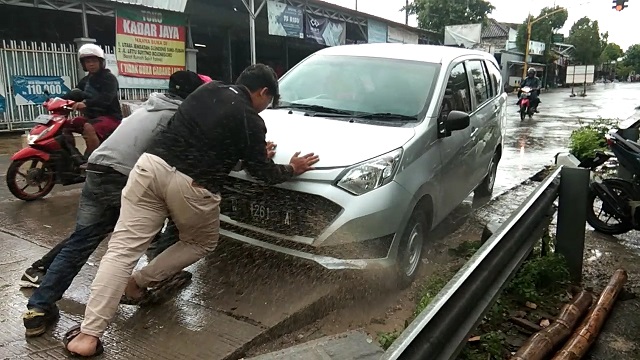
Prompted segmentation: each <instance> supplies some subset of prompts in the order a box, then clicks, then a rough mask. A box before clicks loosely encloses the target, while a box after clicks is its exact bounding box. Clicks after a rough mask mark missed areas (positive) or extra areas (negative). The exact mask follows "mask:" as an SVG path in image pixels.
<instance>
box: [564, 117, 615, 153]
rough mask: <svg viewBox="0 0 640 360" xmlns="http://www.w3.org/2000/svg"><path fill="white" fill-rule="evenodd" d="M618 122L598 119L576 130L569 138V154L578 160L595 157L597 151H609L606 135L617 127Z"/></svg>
mask: <svg viewBox="0 0 640 360" xmlns="http://www.w3.org/2000/svg"><path fill="white" fill-rule="evenodd" d="M617 125H618V122H617V121H616V120H607V119H598V120H594V121H593V122H592V123H590V124H587V125H583V126H581V127H580V128H579V129H576V130H574V131H573V132H572V133H571V137H570V138H569V152H570V153H571V154H572V155H573V156H575V157H576V158H577V159H578V160H580V161H584V160H586V159H589V158H591V157H593V156H594V155H595V153H596V151H604V150H606V149H607V142H606V139H605V137H604V136H605V134H606V133H607V132H608V131H609V130H610V129H612V128H613V127H615V126H617Z"/></svg>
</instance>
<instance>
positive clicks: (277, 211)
mask: <svg viewBox="0 0 640 360" xmlns="http://www.w3.org/2000/svg"><path fill="white" fill-rule="evenodd" d="M222 212H223V213H226V214H225V215H227V216H229V217H230V218H232V219H236V220H238V221H241V222H247V223H253V224H264V225H266V226H267V227H275V228H280V227H291V226H293V225H294V216H295V213H294V211H293V210H290V209H283V208H281V207H280V206H277V205H271V204H269V202H266V201H252V200H244V199H234V198H232V199H229V200H228V201H227V205H226V206H223V208H222Z"/></svg>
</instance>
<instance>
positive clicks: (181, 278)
mask: <svg viewBox="0 0 640 360" xmlns="http://www.w3.org/2000/svg"><path fill="white" fill-rule="evenodd" d="M192 277H193V274H191V273H190V272H188V271H180V272H178V273H176V274H173V275H171V276H169V277H168V278H166V279H164V280H162V281H160V282H158V284H157V285H156V286H154V287H153V288H152V289H146V290H144V293H143V295H142V296H141V297H140V298H137V299H136V298H131V297H128V296H126V295H122V297H121V298H120V304H123V305H136V306H147V305H153V304H157V303H160V302H162V301H163V300H164V299H166V298H169V297H170V296H171V295H172V294H174V293H175V292H176V291H178V290H180V289H182V288H184V287H185V286H187V285H188V284H189V283H190V282H191V278H192Z"/></svg>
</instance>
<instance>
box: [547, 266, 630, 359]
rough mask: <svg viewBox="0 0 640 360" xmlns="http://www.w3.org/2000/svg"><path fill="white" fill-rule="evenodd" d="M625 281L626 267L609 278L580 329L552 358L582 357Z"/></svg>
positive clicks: (596, 334)
mask: <svg viewBox="0 0 640 360" xmlns="http://www.w3.org/2000/svg"><path fill="white" fill-rule="evenodd" d="M625 282H627V272H626V271H625V270H624V269H618V270H616V272H615V273H614V274H613V276H612V277H611V280H609V284H607V287H606V288H604V290H603V291H602V294H600V297H599V298H598V302H596V304H595V305H594V306H593V308H592V309H591V311H590V312H589V314H588V315H587V317H586V318H585V319H584V321H583V322H582V324H581V325H580V327H579V328H578V330H577V331H576V332H575V333H573V335H572V336H571V338H570V339H569V341H567V343H566V344H565V345H564V346H563V347H562V349H561V350H560V351H559V352H558V353H556V355H555V356H554V357H553V359H552V360H579V359H582V357H583V356H584V355H585V354H586V353H587V351H588V350H589V347H591V345H592V344H593V343H594V342H595V340H596V338H597V337H598V334H599V333H600V329H602V325H604V322H605V320H606V319H607V315H609V312H611V309H612V308H613V305H614V304H615V301H616V298H617V297H618V294H620V291H621V290H622V286H623V285H624V283H625Z"/></svg>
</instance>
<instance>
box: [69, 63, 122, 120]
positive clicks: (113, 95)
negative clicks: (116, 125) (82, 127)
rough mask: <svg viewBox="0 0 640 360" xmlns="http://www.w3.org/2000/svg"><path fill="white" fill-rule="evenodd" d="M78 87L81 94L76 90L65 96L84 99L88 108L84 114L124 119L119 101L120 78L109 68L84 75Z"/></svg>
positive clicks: (91, 116) (76, 99)
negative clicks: (77, 94)
mask: <svg viewBox="0 0 640 360" xmlns="http://www.w3.org/2000/svg"><path fill="white" fill-rule="evenodd" d="M76 88H77V89H79V90H81V91H82V92H81V93H80V95H79V96H76V94H74V91H71V93H69V94H67V95H65V96H64V98H65V99H70V100H74V101H84V103H85V104H86V105H87V108H86V109H85V111H84V115H85V116H86V117H87V118H89V119H95V118H97V117H100V116H113V117H115V118H116V119H118V120H121V119H122V109H121V108H120V101H118V90H119V86H118V79H117V78H116V77H115V75H113V74H112V73H111V71H110V70H109V69H103V70H101V71H99V72H97V73H95V74H89V75H87V76H85V77H83V78H82V79H81V80H80V82H79V83H78V85H76Z"/></svg>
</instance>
